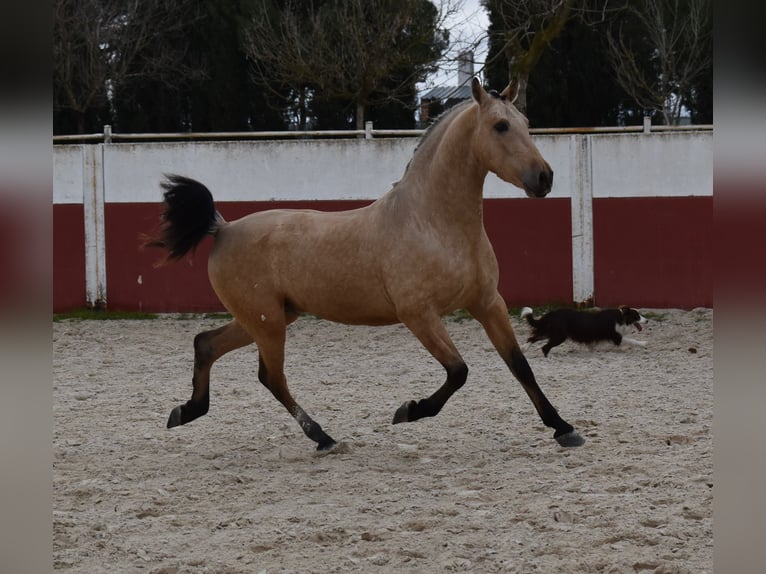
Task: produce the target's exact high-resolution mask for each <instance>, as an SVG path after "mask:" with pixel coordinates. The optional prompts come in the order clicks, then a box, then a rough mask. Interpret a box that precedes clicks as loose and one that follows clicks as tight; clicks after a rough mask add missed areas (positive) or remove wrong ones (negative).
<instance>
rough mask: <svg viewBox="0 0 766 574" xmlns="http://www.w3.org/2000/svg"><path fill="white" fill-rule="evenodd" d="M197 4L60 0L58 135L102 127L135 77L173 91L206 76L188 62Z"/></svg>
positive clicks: (56, 19)
mask: <svg viewBox="0 0 766 574" xmlns="http://www.w3.org/2000/svg"><path fill="white" fill-rule="evenodd" d="M193 7H194V3H193V2H191V0H143V1H142V0H54V1H53V95H54V102H53V104H54V131H55V132H56V133H61V132H63V131H74V132H76V133H84V132H85V131H87V130H91V131H92V130H95V129H100V128H101V122H104V121H106V120H107V119H109V118H110V117H111V116H112V113H113V108H112V105H111V103H112V101H113V98H114V96H115V90H116V89H117V86H119V85H122V84H123V83H125V82H127V81H128V80H130V79H136V78H139V77H143V78H155V79H157V80H158V81H159V82H161V83H162V84H163V85H169V86H172V85H174V84H176V83H178V82H181V81H183V80H185V79H187V78H188V77H190V76H193V75H194V74H195V73H198V71H197V70H194V69H192V68H189V67H186V66H184V65H182V64H181V62H183V54H184V53H185V51H186V49H187V48H188V43H187V42H185V41H184V38H183V31H184V30H185V27H186V26H187V25H188V23H189V22H190V21H193V19H194V18H195V17H196V16H195V10H194V9H193Z"/></svg>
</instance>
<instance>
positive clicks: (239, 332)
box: [167, 320, 253, 428]
mask: <svg viewBox="0 0 766 574" xmlns="http://www.w3.org/2000/svg"><path fill="white" fill-rule="evenodd" d="M252 342H253V338H252V337H251V336H250V335H248V333H247V332H246V331H245V330H244V329H243V328H242V326H241V325H240V324H239V323H238V322H237V321H236V320H234V321H231V322H230V323H227V324H226V325H224V326H223V327H219V328H218V329H213V330H211V331H203V332H202V333H199V334H198V335H197V336H196V337H194V374H193V375H192V396H191V399H189V400H188V401H187V402H186V403H184V404H182V405H178V406H177V407H175V408H174V409H173V410H172V411H171V412H170V417H169V418H168V424H167V427H168V428H173V427H177V426H179V425H184V424H186V423H188V422H191V421H193V420H194V419H196V418H199V417H201V416H202V415H204V414H206V413H207V411H208V408H209V406H210V369H211V367H212V366H213V363H215V361H217V360H218V359H220V358H221V357H222V356H223V355H225V354H226V353H228V352H229V351H233V350H234V349H239V348H240V347H244V346H246V345H249V344H250V343H252Z"/></svg>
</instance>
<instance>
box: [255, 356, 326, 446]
mask: <svg viewBox="0 0 766 574" xmlns="http://www.w3.org/2000/svg"><path fill="white" fill-rule="evenodd" d="M274 379H277V377H271V376H270V374H269V372H268V370H267V369H266V365H265V363H264V362H263V360H261V359H260V358H259V360H258V380H259V381H261V383H263V386H265V387H266V388H267V389H269V391H271V393H272V394H273V395H274V397H276V399H277V400H278V401H279V402H280V403H282V404H283V405H284V406H285V408H286V409H287V410H288V412H289V413H290V414H291V415H292V416H293V418H294V419H295V420H296V421H297V422H298V424H299V425H300V426H301V429H302V430H303V432H304V433H305V434H306V436H307V437H309V438H310V439H311V440H313V441H314V442H315V443H317V450H329V449H331V448H332V447H333V446H335V444H336V443H335V440H333V438H332V437H330V435H328V434H327V433H326V432H324V431H323V430H322V427H321V426H319V424H318V423H317V422H316V421H314V420H313V419H312V418H311V417H310V416H309V415H307V414H306V412H305V411H304V410H303V409H302V408H301V407H300V405H298V403H296V402H295V400H294V399H293V397H292V396H291V395H290V393H289V391H288V390H287V382H286V380H285V378H284V375H282V376H281V377H279V380H274Z"/></svg>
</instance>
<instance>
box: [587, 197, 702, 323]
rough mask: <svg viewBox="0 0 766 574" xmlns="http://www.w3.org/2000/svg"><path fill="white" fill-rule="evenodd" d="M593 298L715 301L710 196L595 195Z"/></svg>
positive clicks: (683, 304) (681, 303) (676, 303)
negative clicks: (626, 196)
mask: <svg viewBox="0 0 766 574" xmlns="http://www.w3.org/2000/svg"><path fill="white" fill-rule="evenodd" d="M593 244H594V247H593V259H594V261H593V267H594V275H595V300H596V304H597V305H599V306H601V307H606V306H614V305H622V304H625V305H630V306H632V307H660V308H662V307H677V308H686V309H691V308H694V307H712V306H713V198H712V197H711V196H698V197H633V198H596V199H594V200H593Z"/></svg>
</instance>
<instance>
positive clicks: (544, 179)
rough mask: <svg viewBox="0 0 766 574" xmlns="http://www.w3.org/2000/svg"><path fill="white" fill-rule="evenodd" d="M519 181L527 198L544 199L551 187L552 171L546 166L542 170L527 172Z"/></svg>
mask: <svg viewBox="0 0 766 574" xmlns="http://www.w3.org/2000/svg"><path fill="white" fill-rule="evenodd" d="M521 181H522V183H523V184H524V191H525V192H526V194H527V196H529V197H545V196H546V195H548V194H549V193H550V192H551V187H552V186H553V170H552V169H551V168H550V166H548V164H546V166H545V168H543V169H540V170H529V171H528V172H527V173H526V174H525V175H524V177H523V178H522V180H521Z"/></svg>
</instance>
